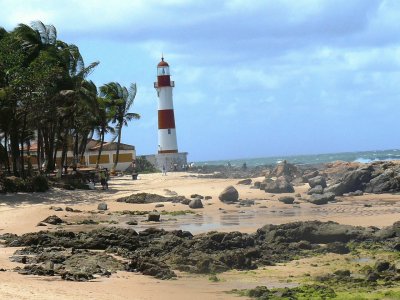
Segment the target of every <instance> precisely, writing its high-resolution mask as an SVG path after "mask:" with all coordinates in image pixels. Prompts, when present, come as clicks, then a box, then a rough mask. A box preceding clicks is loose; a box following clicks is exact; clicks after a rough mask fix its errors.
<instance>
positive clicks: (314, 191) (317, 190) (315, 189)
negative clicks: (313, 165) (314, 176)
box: [307, 185, 324, 195]
mask: <svg viewBox="0 0 400 300" xmlns="http://www.w3.org/2000/svg"><path fill="white" fill-rule="evenodd" d="M323 193H324V188H323V187H322V186H321V185H317V186H315V187H313V188H311V189H309V190H308V192H307V194H308V195H313V194H323Z"/></svg>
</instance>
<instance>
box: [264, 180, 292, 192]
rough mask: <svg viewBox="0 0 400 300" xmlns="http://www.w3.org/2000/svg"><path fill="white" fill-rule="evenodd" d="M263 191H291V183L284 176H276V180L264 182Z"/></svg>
mask: <svg viewBox="0 0 400 300" xmlns="http://www.w3.org/2000/svg"><path fill="white" fill-rule="evenodd" d="M264 190H265V192H267V193H293V192H294V188H293V185H292V184H291V183H290V182H289V180H288V179H287V178H286V177H284V176H281V177H278V178H277V179H276V180H268V181H266V182H265V188H264Z"/></svg>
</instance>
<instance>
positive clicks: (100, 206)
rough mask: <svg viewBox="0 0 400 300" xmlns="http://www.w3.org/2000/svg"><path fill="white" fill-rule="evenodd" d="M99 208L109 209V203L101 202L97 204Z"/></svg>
mask: <svg viewBox="0 0 400 300" xmlns="http://www.w3.org/2000/svg"><path fill="white" fill-rule="evenodd" d="M97 209H98V210H107V209H108V207H107V203H105V202H101V203H99V205H97Z"/></svg>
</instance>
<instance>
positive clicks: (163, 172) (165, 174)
mask: <svg viewBox="0 0 400 300" xmlns="http://www.w3.org/2000/svg"><path fill="white" fill-rule="evenodd" d="M162 174H163V176H167V169H166V168H165V165H163V166H162Z"/></svg>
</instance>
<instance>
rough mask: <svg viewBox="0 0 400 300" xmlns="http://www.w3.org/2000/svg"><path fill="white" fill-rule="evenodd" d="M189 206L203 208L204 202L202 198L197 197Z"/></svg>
mask: <svg viewBox="0 0 400 300" xmlns="http://www.w3.org/2000/svg"><path fill="white" fill-rule="evenodd" d="M189 207H190V208H192V209H197V208H203V203H202V202H201V199H199V198H196V199H193V200H192V201H190V203H189Z"/></svg>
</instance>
